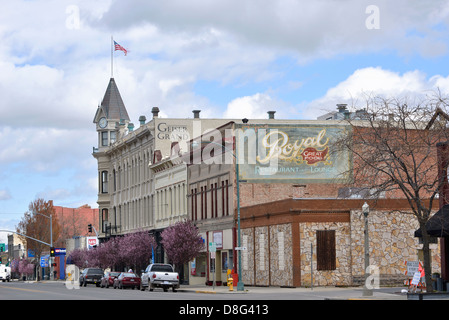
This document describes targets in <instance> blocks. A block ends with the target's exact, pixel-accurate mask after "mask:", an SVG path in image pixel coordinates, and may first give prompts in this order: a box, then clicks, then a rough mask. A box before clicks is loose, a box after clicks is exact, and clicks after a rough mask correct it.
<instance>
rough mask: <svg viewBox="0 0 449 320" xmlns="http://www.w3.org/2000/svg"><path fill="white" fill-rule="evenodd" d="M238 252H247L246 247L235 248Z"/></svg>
mask: <svg viewBox="0 0 449 320" xmlns="http://www.w3.org/2000/svg"><path fill="white" fill-rule="evenodd" d="M234 249H235V250H236V251H245V250H246V247H235V248H234Z"/></svg>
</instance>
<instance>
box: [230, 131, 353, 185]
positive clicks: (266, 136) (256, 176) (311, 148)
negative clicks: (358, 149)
mask: <svg viewBox="0 0 449 320" xmlns="http://www.w3.org/2000/svg"><path fill="white" fill-rule="evenodd" d="M348 130H350V128H349V127H348V126H338V125H310V124H305V125H300V124H294V125H293V124H292V125H245V126H241V127H240V128H236V149H237V158H238V163H239V178H240V180H241V181H242V180H243V181H242V182H249V183H257V182H261V183H267V182H279V183H292V182H295V181H297V182H304V183H337V182H343V181H347V179H349V178H350V171H351V170H350V169H351V168H352V156H351V154H350V153H349V151H344V152H337V150H336V147H335V142H336V141H337V139H338V138H339V137H340V136H341V135H345V134H347V132H348Z"/></svg>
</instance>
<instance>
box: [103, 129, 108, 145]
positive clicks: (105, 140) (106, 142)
mask: <svg viewBox="0 0 449 320" xmlns="http://www.w3.org/2000/svg"><path fill="white" fill-rule="evenodd" d="M108 140H109V139H108V132H107V131H103V132H102V133H101V145H102V146H103V147H106V146H108Z"/></svg>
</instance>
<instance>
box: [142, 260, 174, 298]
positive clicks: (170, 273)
mask: <svg viewBox="0 0 449 320" xmlns="http://www.w3.org/2000/svg"><path fill="white" fill-rule="evenodd" d="M140 280H141V281H140V290H142V291H144V290H145V288H146V287H148V290H149V291H153V289H154V288H156V287H159V288H162V289H164V292H167V290H168V288H172V290H173V292H175V291H176V289H178V288H179V275H178V273H177V272H174V270H173V267H172V266H171V265H170V264H163V263H153V264H150V265H149V266H148V267H147V268H146V269H145V271H143V270H142V275H141V277H140Z"/></svg>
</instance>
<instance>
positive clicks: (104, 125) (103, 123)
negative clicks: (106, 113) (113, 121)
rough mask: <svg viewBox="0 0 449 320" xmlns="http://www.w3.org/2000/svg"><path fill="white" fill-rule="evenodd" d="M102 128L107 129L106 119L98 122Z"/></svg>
mask: <svg viewBox="0 0 449 320" xmlns="http://www.w3.org/2000/svg"><path fill="white" fill-rule="evenodd" d="M98 124H99V126H100V128H106V126H107V124H108V121H107V120H106V118H101V119H100V121H99V122H98Z"/></svg>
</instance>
